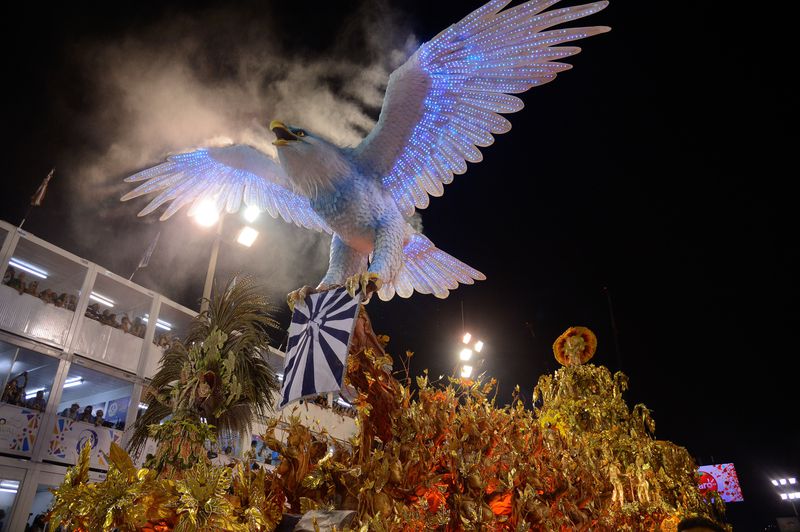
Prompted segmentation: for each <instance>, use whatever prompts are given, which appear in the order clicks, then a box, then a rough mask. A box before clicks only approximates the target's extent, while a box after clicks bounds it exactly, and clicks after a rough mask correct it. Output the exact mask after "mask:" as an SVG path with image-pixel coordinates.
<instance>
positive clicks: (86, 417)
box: [78, 405, 94, 423]
mask: <svg viewBox="0 0 800 532" xmlns="http://www.w3.org/2000/svg"><path fill="white" fill-rule="evenodd" d="M78 421H83V422H84V423H94V416H92V405H87V406H86V407H85V408H84V409H83V412H81V413H80V414H78Z"/></svg>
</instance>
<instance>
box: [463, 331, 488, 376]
mask: <svg viewBox="0 0 800 532" xmlns="http://www.w3.org/2000/svg"><path fill="white" fill-rule="evenodd" d="M461 341H462V343H463V344H464V345H465V346H467V347H464V348H463V349H462V350H461V352H460V353H459V354H458V358H459V359H460V360H461V361H462V362H469V361H470V360H471V359H472V354H473V352H475V353H480V352H481V351H482V350H483V341H482V340H476V341H475V343H473V344H472V348H471V349H470V347H469V345H470V343H471V342H472V335H471V334H470V333H468V332H467V333H464V337H463V338H462V339H461ZM481 360H483V359H481ZM472 370H473V367H472V365H471V364H462V365H461V378H462V379H469V378H470V377H471V376H472Z"/></svg>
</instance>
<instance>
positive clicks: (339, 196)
mask: <svg viewBox="0 0 800 532" xmlns="http://www.w3.org/2000/svg"><path fill="white" fill-rule="evenodd" d="M371 192H373V191H371V190H370V187H369V184H368V183H360V182H358V181H357V180H352V181H349V182H347V183H341V184H339V185H338V186H337V187H335V188H334V189H332V190H326V191H322V192H320V193H319V194H317V196H316V197H315V198H314V199H312V200H311V208H312V209H314V212H316V213H317V214H318V215H319V216H320V217H321V218H322V219H323V220H325V223H327V224H328V226H329V227H330V228H331V229H333V230H334V231H335V232H336V234H338V235H339V236H340V237H341V238H342V239H343V240H344V241H345V242H346V243H348V244H350V245H351V246H353V247H355V248H359V249H360V248H370V249H371V247H372V244H373V242H374V236H375V227H376V223H377V220H378V219H379V218H380V216H381V212H382V210H383V201H382V197H381V195H380V194H379V193H378V194H375V193H371Z"/></svg>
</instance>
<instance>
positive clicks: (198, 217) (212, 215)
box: [194, 199, 219, 227]
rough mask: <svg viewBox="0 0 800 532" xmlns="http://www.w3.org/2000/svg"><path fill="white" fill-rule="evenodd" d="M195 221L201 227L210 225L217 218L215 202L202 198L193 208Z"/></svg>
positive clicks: (215, 221)
mask: <svg viewBox="0 0 800 532" xmlns="http://www.w3.org/2000/svg"><path fill="white" fill-rule="evenodd" d="M194 219H195V221H196V222H197V223H198V224H200V225H202V226H203V227H211V226H212V225H214V224H215V223H217V220H219V212H218V211H217V204H216V202H214V201H212V200H209V199H207V200H203V201H201V202H200V203H199V204H198V205H197V208H195V209H194Z"/></svg>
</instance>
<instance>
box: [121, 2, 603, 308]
mask: <svg viewBox="0 0 800 532" xmlns="http://www.w3.org/2000/svg"><path fill="white" fill-rule="evenodd" d="M558 1H559V0H530V1H528V2H524V3H522V4H519V5H517V6H514V7H511V8H508V9H505V8H506V6H507V5H508V4H509V3H510V0H493V1H491V2H489V3H487V4H485V5H484V6H482V7H480V8H478V9H477V10H475V11H473V12H472V13H470V14H469V15H467V16H466V17H465V18H464V19H463V20H461V21H460V22H458V23H456V24H454V25H452V26H450V27H449V28H447V29H445V30H444V31H442V32H441V33H439V34H438V35H437V36H436V37H434V38H433V39H432V40H430V41H428V42H426V43H424V44H422V45H421V46H420V47H419V49H417V51H416V52H415V53H414V54H413V55H412V56H411V57H410V58H409V59H408V60H407V61H406V62H405V63H404V64H403V65H402V66H400V67H399V68H398V69H397V70H395V71H394V72H393V73H392V74H391V76H390V77H389V84H388V86H387V88H386V94H385V96H384V101H383V107H382V108H381V112H380V117H379V119H378V122H377V124H376V125H375V127H374V129H373V130H372V131H371V132H370V134H369V135H368V136H367V137H366V138H364V140H363V141H362V142H361V143H360V144H359V145H358V146H356V147H354V148H353V147H341V146H337V145H335V144H333V143H332V142H330V141H329V140H327V139H325V138H324V137H322V136H320V135H316V134H314V133H313V132H311V131H308V130H306V129H304V128H302V127H296V126H291V125H287V124H284V123H283V122H280V121H272V122H271V123H270V126H269V129H270V130H271V131H272V133H273V134H274V135H275V139H274V141H273V144H274V145H275V146H276V147H277V155H278V156H277V160H276V159H274V158H272V157H271V156H270V155H268V154H266V153H264V152H262V151H260V150H258V149H256V148H254V147H252V146H248V145H245V144H233V145H230V146H226V147H209V148H201V149H198V150H195V151H191V152H188V153H180V154H176V155H171V156H169V157H168V158H167V159H166V161H165V162H163V163H161V164H159V165H157V166H154V167H152V168H149V169H146V170H143V171H141V172H138V173H137V174H135V175H132V176H131V177H128V178H127V179H126V181H128V182H141V183H142V184H140V185H139V186H138V187H137V188H135V189H134V190H132V191H130V192H128V193H127V194H125V195H124V196H123V197H122V201H126V200H129V199H131V198H135V197H138V196H142V195H145V194H150V193H158V195H157V196H156V197H155V198H153V199H152V201H151V202H150V203H149V204H148V205H147V206H146V207H145V208H144V209H143V210H142V211H141V212H140V213H139V216H144V215H147V214H149V213H151V212H153V211H154V210H156V209H157V208H159V207H160V206H161V205H164V204H168V203H169V205H168V207H167V208H166V210H165V211H164V213H163V214H162V216H161V219H162V220H165V219H167V218H169V217H170V216H172V215H173V214H175V212H177V211H178V210H179V209H181V208H182V207H184V206H187V205H188V206H189V214H190V215H191V214H193V212H194V211H195V210H196V209H197V207H198V206H199V205H201V204H203V203H208V202H209V201H212V202H213V203H214V204H215V205H216V208H217V210H218V211H222V210H223V209H224V210H226V211H227V212H235V211H238V210H239V209H240V208H241V207H242V205H245V206H251V205H254V206H256V207H258V208H259V209H260V210H262V211H264V210H265V211H267V212H269V213H270V215H272V216H273V217H275V218H277V217H278V216H280V217H281V218H283V219H284V220H285V221H287V222H293V223H295V224H297V225H298V226H302V227H306V228H308V229H313V230H315V231H324V232H327V233H331V234H332V235H333V238H332V241H331V251H330V264H329V266H328V271H327V273H326V274H325V276H324V277H323V279H322V280H321V281H320V283H319V286H317V289H319V290H322V289H325V288H329V287H331V286H334V285H346V286H348V288H349V289H351V291H354V290H355V289H357V288H358V286H359V285H360V286H361V287H363V288H364V289H365V291H374V290H377V293H378V296H379V297H380V298H381V299H382V300H384V301H386V300H389V299H391V298H392V297H393V296H394V295H395V294H397V295H399V296H401V297H409V296H411V294H412V293H413V292H414V291H417V292H419V293H422V294H433V295H435V296H436V297H439V298H445V297H447V295H448V293H449V290H453V289H455V288H456V287H458V284H459V283H463V284H472V283H473V282H474V281H475V280H483V279H485V276H484V275H483V274H482V273H481V272H479V271H478V270H476V269H474V268H471V267H470V266H468V265H466V264H464V263H463V262H461V261H460V260H458V259H456V258H454V257H452V256H450V255H448V254H447V253H445V252H444V251H442V250H440V249H439V248H437V247H436V246H435V245H434V244H433V243H432V242H431V241H430V240H429V239H428V238H426V237H425V236H424V235H423V234H421V233H419V232H417V231H416V230H415V229H414V228H413V227H412V226H411V224H409V223H408V220H409V219H410V217H411V216H412V215H413V214H414V213H415V210H416V209H424V208H425V207H427V206H428V201H429V196H437V197H438V196H441V195H442V194H443V192H444V185H446V184H448V183H450V182H452V181H453V176H454V174H463V173H465V172H466V171H467V164H466V163H467V161H469V162H472V163H477V162H479V161H481V159H482V156H481V152H480V150H479V149H478V147H484V146H489V145H490V144H492V142H494V135H497V134H500V133H506V132H507V131H509V130H510V129H511V124H510V122H509V121H508V120H506V119H505V118H504V117H503V116H501V114H503V113H513V112H516V111H519V110H520V109H522V107H523V103H522V101H521V100H520V99H519V98H517V97H516V96H512V94H517V93H522V92H525V91H527V90H528V89H530V88H531V87H535V86H539V85H543V84H545V83H548V82H550V81H552V80H553V79H555V77H556V75H557V74H558V73H559V72H562V71H565V70H568V69H569V68H571V66H570V65H568V64H565V63H563V62H561V60H562V59H564V58H566V57H568V56H571V55H574V54H576V53H578V52H579V51H580V49H579V48H577V47H575V46H571V45H570V44H571V43H572V42H573V41H576V40H578V39H582V38H584V37H589V36H592V35H596V34H599V33H604V32H606V31H608V30H609V29H610V28H608V27H605V26H595V27H573V28H561V29H551V28H553V27H555V26H558V25H560V24H563V23H565V22H570V21H573V20H575V19H578V18H581V17H585V16H587V15H591V14H593V13H596V12H598V11H600V10H602V9H603V8H605V7H606V6H607V5H608V2H605V1H602V2H594V3H590V4H586V5H581V6H574V7H566V8H561V9H550V10H548V8H550V7H552V6H553V5H554V4H557V3H558ZM308 290H309V287H304V289H302V290H299V291H295V292H293V293H292V294H290V304H291V303H292V302H293V300H297V299H298V298H302V297H305V294H306V293H307V292H308Z"/></svg>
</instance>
